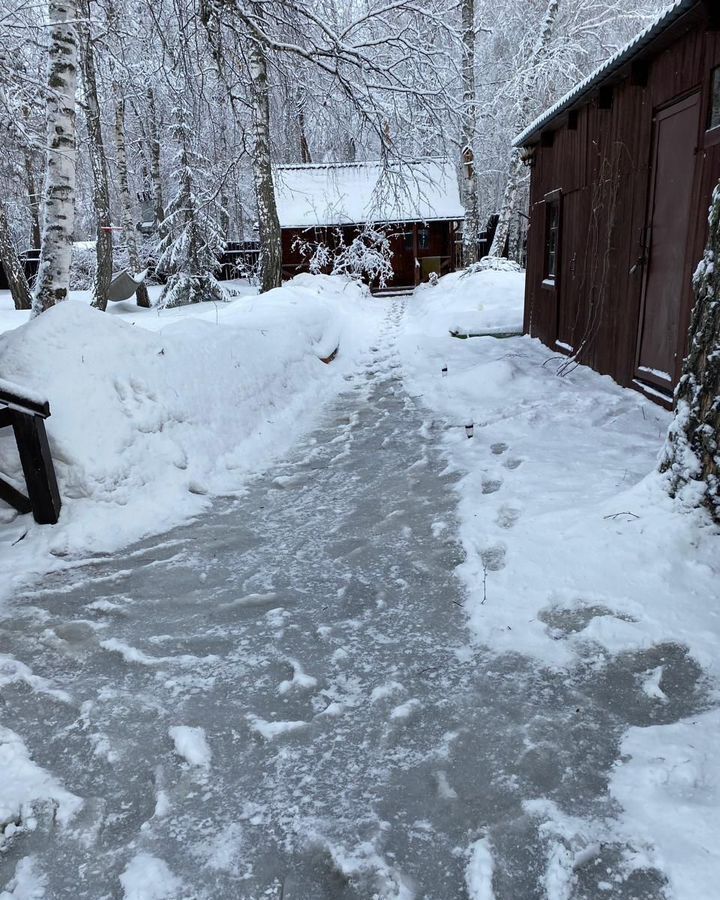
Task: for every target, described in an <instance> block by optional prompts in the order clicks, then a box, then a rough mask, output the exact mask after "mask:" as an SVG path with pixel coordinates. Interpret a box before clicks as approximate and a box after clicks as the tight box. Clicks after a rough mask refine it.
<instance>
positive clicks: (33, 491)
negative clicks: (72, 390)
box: [0, 380, 62, 525]
mask: <svg viewBox="0 0 720 900" xmlns="http://www.w3.org/2000/svg"><path fill="white" fill-rule="evenodd" d="M49 415H50V404H49V403H48V402H47V400H42V399H39V398H38V397H33V396H31V394H30V392H27V393H26V392H24V391H23V389H22V388H21V387H19V386H18V385H15V384H12V383H11V382H8V381H3V380H0V428H6V427H12V429H13V432H14V433H15V441H16V443H17V448H18V453H19V455H20V464H21V466H22V470H23V474H24V476H25V484H26V485H27V493H28V495H27V497H26V496H25V495H24V494H22V493H20V491H18V490H17V488H14V487H13V486H12V485H11V484H9V483H8V482H7V481H4V480H3V479H2V478H0V500H4V501H5V502H6V503H9V504H10V506H12V507H14V508H15V509H16V510H17V511H18V512H20V513H29V512H32V514H33V517H34V519H35V521H36V522H38V523H39V524H40V525H54V524H55V523H56V522H57V520H58V517H59V516H60V507H61V505H62V504H61V502H60V492H59V491H58V486H57V478H56V477H55V467H54V466H53V461H52V457H51V456H50V446H49V444H48V439H47V432H46V431H45V419H47V418H48V417H49Z"/></svg>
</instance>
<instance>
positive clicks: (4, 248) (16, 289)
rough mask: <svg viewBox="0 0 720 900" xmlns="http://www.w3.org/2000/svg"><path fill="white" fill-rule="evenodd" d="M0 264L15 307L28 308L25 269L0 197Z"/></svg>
mask: <svg viewBox="0 0 720 900" xmlns="http://www.w3.org/2000/svg"><path fill="white" fill-rule="evenodd" d="M0 265H1V266H2V267H3V269H4V270H5V277H6V278H7V282H8V285H9V287H10V296H11V297H12V298H13V303H14V304H15V309H30V308H31V307H32V294H31V293H30V287H29V285H28V283H27V278H26V277H25V269H24V267H23V264H22V262H21V261H20V259H19V258H18V255H17V250H16V249H15V244H14V242H13V239H12V234H11V233H10V225H9V223H8V219H7V213H6V212H5V205H4V204H3V202H2V199H0Z"/></svg>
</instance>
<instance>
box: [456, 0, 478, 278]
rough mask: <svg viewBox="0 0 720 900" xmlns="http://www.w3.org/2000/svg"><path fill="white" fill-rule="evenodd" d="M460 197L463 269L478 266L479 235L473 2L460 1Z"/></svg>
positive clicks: (471, 0)
mask: <svg viewBox="0 0 720 900" xmlns="http://www.w3.org/2000/svg"><path fill="white" fill-rule="evenodd" d="M461 15H462V54H463V56H462V86H463V129H462V145H463V146H462V154H461V155H462V160H461V162H462V167H463V168H462V172H463V182H462V188H463V190H462V196H463V205H464V207H465V225H464V230H463V257H464V259H463V261H464V263H465V265H466V266H469V265H472V263H474V262H477V252H478V233H479V231H480V223H479V210H478V194H477V178H476V176H475V151H474V146H475V131H476V128H477V107H476V105H475V104H476V91H475V0H462V7H461Z"/></svg>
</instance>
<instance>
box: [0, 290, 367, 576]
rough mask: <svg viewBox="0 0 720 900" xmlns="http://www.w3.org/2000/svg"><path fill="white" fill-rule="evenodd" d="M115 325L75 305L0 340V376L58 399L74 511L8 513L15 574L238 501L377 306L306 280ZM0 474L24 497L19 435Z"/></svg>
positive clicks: (5, 543)
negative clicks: (217, 498) (36, 520)
mask: <svg viewBox="0 0 720 900" xmlns="http://www.w3.org/2000/svg"><path fill="white" fill-rule="evenodd" d="M123 308H124V310H125V311H124V314H123ZM113 313H114V314H105V313H101V312H98V311H96V310H94V309H91V308H89V307H88V305H87V302H74V301H66V302H65V303H62V304H60V305H58V306H57V307H55V308H53V309H51V310H49V311H48V312H46V313H43V315H41V316H39V317H38V318H37V319H34V320H32V321H29V322H27V321H26V322H25V324H23V325H21V327H19V328H16V329H15V330H13V331H10V332H7V333H5V334H3V335H0V360H1V361H2V362H1V364H0V377H6V378H11V379H12V380H13V381H14V382H17V383H20V384H21V385H25V386H27V387H28V388H29V389H30V390H31V391H33V392H36V393H42V394H43V395H46V396H47V398H48V399H49V401H50V408H51V413H52V415H51V417H50V418H49V419H48V420H47V428H48V435H49V440H50V447H51V451H52V456H53V459H54V461H55V466H56V470H57V475H58V481H59V486H60V493H61V496H62V499H63V504H64V505H63V511H62V515H61V520H60V523H59V525H58V526H55V527H54V528H49V527H47V526H35V525H34V524H33V523H32V520H31V518H30V517H29V516H23V517H18V518H15V517H14V515H13V514H12V513H11V511H10V510H9V509H7V508H4V507H3V508H2V510H1V511H0V516H2V519H1V520H0V521H4V522H5V526H4V527H3V526H2V525H0V547H1V548H2V550H0V554H1V555H2V557H3V565H4V567H5V570H6V571H8V570H12V571H13V572H16V573H18V572H22V571H23V570H28V569H30V570H34V571H35V572H37V573H42V572H44V571H47V569H48V568H51V567H52V566H51V560H52V559H53V558H55V560H57V559H59V558H61V557H66V556H68V555H70V554H72V555H76V556H77V555H78V554H83V553H86V552H90V551H92V552H95V553H96V552H98V551H103V550H104V551H108V550H112V549H114V548H117V547H119V546H122V545H124V544H126V543H128V542H130V541H132V540H134V539H137V538H140V537H142V536H143V535H145V534H150V533H155V532H158V531H160V530H163V529H165V528H169V527H171V526H173V525H175V524H176V523H178V522H179V521H181V520H183V519H185V518H187V517H189V516H192V515H194V514H196V513H197V512H199V511H200V510H201V509H202V508H203V507H204V506H205V505H206V504H207V503H208V502H209V501H208V498H209V497H210V496H211V495H213V494H218V493H223V492H228V493H229V492H233V491H237V490H238V489H239V488H241V486H242V483H243V479H244V478H245V477H246V476H247V475H248V473H253V472H256V471H259V470H261V469H262V468H263V467H265V466H266V465H267V464H268V462H269V461H270V459H271V458H272V457H273V456H274V455H279V454H282V453H284V452H285V451H286V450H287V449H289V448H290V447H291V446H292V445H293V443H294V442H295V441H296V440H297V438H298V436H299V434H300V433H301V432H302V431H303V430H306V429H308V428H309V427H312V425H313V423H314V422H315V421H316V418H317V415H318V412H319V409H320V408H321V405H322V403H323V401H324V400H327V399H329V398H330V397H332V396H334V395H335V394H336V393H337V392H338V391H339V390H340V389H341V387H342V386H343V384H344V381H343V375H344V374H346V373H348V372H349V371H352V370H354V369H355V368H356V367H357V363H358V358H359V356H361V355H363V354H364V353H365V352H366V348H367V346H368V345H369V344H370V343H371V342H372V340H373V338H374V335H375V334H376V331H377V328H378V326H379V322H380V320H381V316H382V309H381V307H379V306H378V304H377V303H376V302H375V301H373V300H372V299H371V298H370V297H369V295H368V294H367V291H366V289H365V288H362V287H361V286H359V285H357V284H356V283H353V282H350V281H347V280H344V279H340V278H330V277H328V276H309V275H302V276H299V277H298V278H296V279H294V280H293V281H292V282H290V283H289V284H288V285H286V286H284V287H282V288H278V289H277V290H275V291H271V292H269V293H268V294H265V295H263V296H261V297H252V296H251V297H241V298H240V299H238V300H234V301H232V302H230V303H226V304H217V305H216V304H198V305H196V306H194V307H192V308H184V309H182V310H178V311H177V314H176V315H169V316H168V315H166V314H164V313H163V314H158V312H157V311H155V310H139V309H138V308H137V307H136V306H132V305H131V304H116V305H115V306H114V307H113ZM15 315H16V316H17V315H18V314H15ZM24 317H25V319H26V318H27V314H24ZM130 323H132V324H130ZM338 347H339V353H338V356H337V359H336V360H335V361H334V362H333V363H332V365H326V364H324V363H323V362H322V361H321V360H322V359H323V358H327V357H328V356H330V355H331V354H332V353H333V351H335V349H336V348H338ZM0 472H3V473H4V474H5V475H7V476H10V478H11V479H12V480H14V481H15V483H16V484H17V485H18V486H19V487H24V483H23V480H22V473H21V470H20V467H19V462H18V459H17V452H16V449H15V446H14V441H13V438H12V435H11V433H10V432H9V429H5V430H4V431H2V432H0ZM26 531H28V534H27V536H26V537H25V538H24V539H23V540H21V541H20V542H19V543H17V544H14V543H13V542H15V541H18V539H19V538H22V537H23V535H24V534H25V532H26ZM48 552H49V553H50V554H52V556H48ZM7 587H8V588H10V589H12V585H11V584H10V585H7Z"/></svg>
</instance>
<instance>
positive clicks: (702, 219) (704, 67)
mask: <svg viewBox="0 0 720 900" xmlns="http://www.w3.org/2000/svg"><path fill="white" fill-rule="evenodd" d="M678 24H680V23H678ZM688 29H689V30H688ZM665 40H666V41H669V42H668V44H667V46H665V47H664V49H661V50H660V51H659V52H658V53H657V55H655V56H653V57H652V58H651V59H649V60H648V62H647V67H646V70H645V72H642V70H638V69H637V68H635V70H632V69H631V68H630V66H628V69H627V73H626V77H625V78H624V79H623V80H622V81H621V82H620V83H619V84H615V85H614V87H613V96H612V104H611V106H610V108H601V102H604V103H605V104H606V103H607V98H606V97H602V96H597V95H596V96H595V97H594V98H593V99H592V100H591V101H590V102H589V103H586V104H585V105H584V106H582V107H581V108H580V109H578V110H577V113H576V114H575V115H574V116H573V117H571V118H568V117H567V116H566V117H565V120H564V121H562V123H561V124H560V125H559V126H555V128H554V131H553V133H552V137H551V138H550V137H547V136H546V137H544V139H543V140H541V142H540V143H539V144H538V145H537V147H536V148H535V152H534V158H533V168H532V176H531V192H530V223H531V224H530V231H529V237H528V266H527V286H526V297H525V330H526V331H527V332H529V333H530V334H531V335H533V336H535V337H539V338H540V339H541V340H542V341H543V342H544V343H545V344H547V345H548V346H549V347H550V348H551V349H553V350H555V351H557V352H558V353H571V352H574V353H577V354H578V356H579V359H580V361H581V362H583V363H586V364H588V365H590V366H592V367H593V368H595V369H597V370H598V371H599V372H602V373H604V374H609V375H611V376H612V377H613V378H615V380H617V381H618V382H619V383H620V384H622V385H625V386H632V387H638V386H642V385H641V384H639V383H638V381H637V378H636V363H637V352H638V338H639V322H640V315H641V302H642V296H643V278H644V272H645V267H644V265H643V241H644V239H645V235H646V230H645V229H646V225H647V222H648V209H649V199H650V198H649V189H650V183H651V169H652V156H653V146H654V144H653V140H654V138H653V135H654V127H655V125H654V116H655V114H656V112H657V111H659V110H661V109H662V108H663V107H665V106H667V105H668V104H670V103H671V102H673V101H675V100H677V99H680V98H682V97H683V96H685V95H688V94H691V93H692V92H693V91H696V90H698V91H700V92H701V109H700V126H699V130H698V134H697V143H696V146H697V148H698V149H697V152H696V155H695V163H694V167H695V170H694V173H693V197H692V201H691V213H690V228H689V229H688V231H687V233H678V234H677V236H676V239H677V240H678V241H681V242H683V244H684V245H685V254H684V257H685V271H684V276H683V285H684V288H683V291H684V293H683V297H682V303H681V312H680V316H681V320H682V321H681V323H680V338H679V341H678V348H677V353H676V355H675V367H674V368H675V370H674V371H673V372H672V373H671V374H672V377H673V384H674V383H675V382H676V381H677V378H678V377H679V374H680V369H681V365H682V359H683V357H684V355H685V350H686V342H687V327H688V324H689V321H690V313H691V309H692V287H691V277H692V272H693V271H694V269H695V266H696V264H697V262H698V261H699V259H700V258H701V256H702V253H703V248H704V244H705V240H706V230H707V210H708V206H709V203H710V198H711V195H712V190H713V188H714V186H715V184H717V182H718V179H719V178H720V138H718V137H717V136H714V132H712V133H709V134H706V130H705V125H706V123H707V121H708V118H709V102H710V88H711V71H712V69H713V68H714V67H715V66H718V65H720V34H719V33H718V32H713V31H707V30H706V28H705V24H704V22H703V21H702V20H700V21H696V22H695V23H693V24H691V25H688V23H684V24H683V25H682V30H681V31H677V30H676V32H675V33H674V34H673V35H672V36H671V39H668V36H666V37H665ZM633 81H636V82H637V81H640V82H642V81H645V82H646V83H644V84H643V83H633ZM714 131H718V129H715V130H714ZM550 144H551V145H550ZM553 192H559V197H560V199H559V202H560V210H561V214H560V236H559V240H560V263H559V272H558V277H557V278H556V279H555V283H554V285H553V284H552V282H551V281H548V280H547V279H545V266H546V243H545V242H546V216H547V214H548V210H547V204H548V203H550V202H551V201H552V200H553V199H556V198H557V194H553ZM548 194H550V195H551V196H550V197H548V196H547V195H548ZM668 227H672V223H668ZM655 387H657V386H655ZM671 387H672V385H668V389H670V388H671ZM649 393H651V395H652V396H653V398H654V399H659V400H661V401H662V398H660V397H658V396H657V395H656V394H655V391H654V389H653V390H650V391H649Z"/></svg>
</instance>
